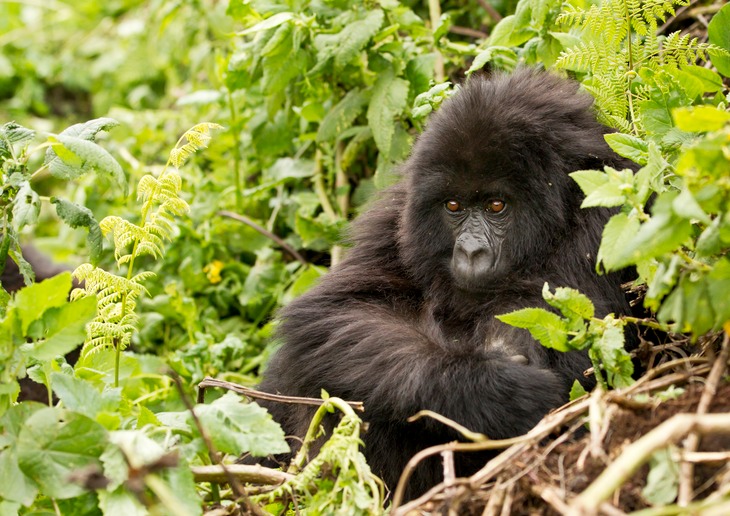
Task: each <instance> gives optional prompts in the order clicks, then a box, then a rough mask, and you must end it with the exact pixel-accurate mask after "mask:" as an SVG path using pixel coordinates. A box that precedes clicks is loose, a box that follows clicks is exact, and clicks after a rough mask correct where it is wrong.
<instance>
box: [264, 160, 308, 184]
mask: <svg viewBox="0 0 730 516" xmlns="http://www.w3.org/2000/svg"><path fill="white" fill-rule="evenodd" d="M313 175H314V161H312V160H311V159H292V158H279V159H277V160H276V163H274V165H273V166H272V167H271V168H269V169H268V170H266V172H265V173H264V175H263V178H264V180H265V181H275V182H278V181H283V180H285V179H301V178H304V177H312V176H313Z"/></svg>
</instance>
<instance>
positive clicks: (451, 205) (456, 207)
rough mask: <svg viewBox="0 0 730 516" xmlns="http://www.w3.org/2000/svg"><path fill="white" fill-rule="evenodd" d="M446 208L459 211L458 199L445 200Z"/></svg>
mask: <svg viewBox="0 0 730 516" xmlns="http://www.w3.org/2000/svg"><path fill="white" fill-rule="evenodd" d="M445 206H446V209H447V210H449V211H450V212H452V213H456V212H457V211H461V209H462V208H461V203H460V202H459V201H446V205H445Z"/></svg>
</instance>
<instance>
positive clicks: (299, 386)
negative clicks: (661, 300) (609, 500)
mask: <svg viewBox="0 0 730 516" xmlns="http://www.w3.org/2000/svg"><path fill="white" fill-rule="evenodd" d="M591 105H592V99H591V98H590V97H589V96H588V95H587V94H584V93H580V92H578V86H577V84H576V83H574V82H572V81H568V80H565V79H560V78H557V77H554V76H552V75H549V74H547V73H544V72H542V73H541V72H535V71H530V70H520V71H518V72H516V73H514V74H513V75H511V76H496V77H493V78H491V79H485V78H480V77H472V78H471V79H470V80H469V81H468V82H467V83H466V85H465V86H464V87H463V88H461V89H460V90H459V91H458V92H457V93H456V94H455V95H454V96H453V97H452V98H451V99H450V100H448V101H446V102H445V103H444V105H443V107H442V108H441V109H440V110H439V111H438V112H437V113H436V114H435V115H434V116H432V118H431V119H430V120H429V123H428V125H427V129H426V131H425V132H424V133H423V134H422V135H421V136H420V137H419V138H418V140H417V142H416V144H415V146H414V148H413V151H412V153H411V156H410V158H409V159H408V161H407V162H406V163H405V165H404V166H403V167H402V173H403V179H402V181H401V182H400V183H399V184H397V185H395V186H393V187H391V188H390V189H388V190H386V191H384V192H383V194H382V195H381V198H380V200H379V201H378V202H377V203H375V204H374V205H373V206H372V207H371V208H370V209H369V210H368V211H367V213H365V214H364V215H362V216H360V217H359V218H358V220H357V221H356V222H355V224H354V237H353V239H354V244H355V245H354V247H353V248H352V249H351V250H350V251H349V255H348V256H347V258H346V259H345V260H344V261H343V262H342V263H341V264H340V265H338V266H337V267H334V268H333V270H332V271H331V272H330V273H329V274H328V275H326V276H325V277H324V278H323V279H322V281H321V283H320V284H319V285H318V286H317V287H315V288H313V289H312V290H310V291H309V292H308V293H306V294H305V295H303V296H301V297H300V298H298V299H296V300H295V301H293V302H292V303H291V304H290V305H289V306H287V307H286V308H284V309H283V310H282V311H281V313H280V320H281V324H280V326H279V329H278V338H279V339H280V340H281V341H283V346H282V347H281V348H280V349H279V351H278V352H277V353H276V354H275V356H274V357H273V359H272V361H271V363H270V365H269V367H268V369H267V371H266V373H265V375H264V381H263V383H262V384H261V387H260V389H261V390H263V391H266V392H271V393H281V394H285V395H295V396H311V397H319V395H320V391H321V389H325V390H326V391H327V392H328V393H329V394H330V395H332V396H338V397H341V398H344V399H347V400H358V401H363V402H364V404H365V413H364V419H365V420H366V421H367V422H368V427H367V431H366V432H365V434H364V444H365V447H364V453H365V455H366V457H367V459H368V462H369V464H370V466H371V467H372V469H373V471H374V472H375V473H376V474H378V475H379V476H381V478H383V480H384V481H385V482H386V484H387V485H388V486H389V487H390V488H391V489H392V488H394V487H395V484H396V482H397V479H398V477H399V475H400V473H401V471H402V470H403V467H404V466H405V464H406V462H407V461H408V459H409V458H410V457H411V456H413V455H414V454H415V453H416V452H418V451H419V450H421V449H423V448H425V447H428V446H431V445H434V444H438V443H444V442H448V441H451V440H454V439H457V438H458V435H457V434H456V433H455V432H453V431H452V430H450V429H448V428H446V427H445V426H444V425H442V424H441V423H438V422H436V421H435V420H432V419H430V418H423V419H420V420H419V421H417V422H415V423H408V422H407V421H406V419H407V418H408V417H410V416H412V415H414V414H415V413H416V412H418V411H419V410H424V409H428V410H432V411H434V412H438V413H439V414H442V415H444V416H446V417H448V418H450V419H452V420H454V421H457V422H458V423H460V424H462V425H464V426H465V427H467V428H469V429H471V430H474V431H477V432H482V433H484V434H486V435H487V436H489V437H490V438H492V439H502V438H507V437H513V436H516V435H520V434H523V433H525V432H527V431H528V430H530V429H531V428H532V427H533V426H534V425H535V424H536V423H537V422H538V421H539V420H540V419H541V418H542V417H543V416H544V415H545V414H546V413H547V412H548V411H550V410H551V409H553V408H555V407H558V406H559V405H561V404H562V403H564V402H566V401H567V399H568V392H569V390H570V387H571V385H572V383H573V381H574V380H575V379H579V380H580V381H581V382H582V383H583V384H584V385H585V386H586V387H590V386H591V385H592V380H587V379H586V378H585V377H584V376H583V372H584V371H585V370H586V369H587V368H589V367H590V361H589V359H588V357H587V355H586V354H585V353H581V352H571V353H560V352H556V351H554V350H550V349H546V348H543V347H542V346H541V345H540V344H539V343H538V342H536V341H535V340H533V339H532V338H531V337H530V335H529V333H528V332H527V331H525V330H520V329H516V328H513V327H510V326H507V325H505V324H503V323H501V322H499V321H497V320H496V319H495V318H494V316H495V315H499V314H504V313H506V312H510V311H512V310H516V309H519V308H525V307H534V306H546V305H545V303H544V301H543V299H542V295H541V291H542V287H543V284H544V283H545V282H547V283H549V285H550V287H551V288H555V287H561V286H564V287H573V288H577V289H580V290H581V291H582V292H583V293H584V294H586V295H587V296H588V297H590V298H591V300H592V301H593V302H594V303H595V306H596V314H597V316H599V317H602V316H604V315H606V314H607V313H609V312H614V313H625V312H627V311H628V305H627V303H626V301H625V299H624V296H623V293H622V290H621V288H620V284H621V278H619V277H618V276H617V275H601V276H599V275H597V274H596V273H595V265H596V264H595V257H596V252H597V249H598V245H599V241H600V237H601V232H602V228H603V226H604V223H605V222H606V220H607V218H608V216H609V215H610V212H609V211H607V210H604V209H581V208H580V204H581V201H582V199H583V195H582V193H581V191H580V189H579V188H578V186H577V185H576V183H575V182H574V181H573V180H572V179H571V178H570V177H569V176H568V174H569V173H570V172H573V171H576V170H580V169H593V168H602V167H603V165H607V164H613V165H614V166H623V165H624V163H622V161H621V160H620V158H619V157H618V156H616V155H615V154H613V152H612V151H611V150H610V148H609V147H608V145H607V144H606V142H605V140H604V138H603V135H604V133H606V132H608V131H609V130H608V129H607V128H606V127H604V126H602V125H600V124H599V123H598V122H596V120H595V118H594V115H593V112H592V109H591ZM264 404H265V405H266V406H267V408H268V409H269V410H270V411H271V413H272V415H273V416H274V419H276V420H277V421H279V423H281V424H282V426H283V428H284V431H285V432H286V433H287V434H289V435H298V436H303V435H304V433H305V430H306V428H307V426H308V425H309V422H310V417H311V415H312V409H311V408H309V407H304V406H300V405H297V406H291V405H284V404H275V403H264ZM456 460H457V464H456V465H457V473H459V474H466V473H469V472H470V471H473V470H474V469H475V468H476V467H477V466H478V465H482V464H483V463H484V456H482V457H480V458H477V459H476V460H475V458H474V456H473V455H468V454H464V455H462V456H458V457H457V458H456ZM479 460H481V463H479V462H478V461H479ZM469 461H471V464H470V463H469ZM475 462H476V463H475ZM441 477H442V469H441V466H440V464H439V463H438V461H437V460H433V461H432V462H430V463H429V462H427V463H425V464H423V465H421V466H420V467H419V468H418V469H416V471H415V472H414V475H413V476H412V478H411V482H410V484H409V488H408V492H407V496H409V497H413V496H415V495H418V494H421V493H422V492H424V491H425V490H426V489H427V488H429V487H432V486H433V485H435V484H436V483H438V482H439V481H441Z"/></svg>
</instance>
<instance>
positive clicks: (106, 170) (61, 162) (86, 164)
mask: <svg viewBox="0 0 730 516" xmlns="http://www.w3.org/2000/svg"><path fill="white" fill-rule="evenodd" d="M48 140H49V141H50V142H52V143H54V144H55V145H53V147H52V149H53V152H54V153H55V154H56V155H57V157H56V158H53V159H50V160H48V159H47V165H48V168H49V170H50V172H51V174H52V175H53V176H55V177H58V178H61V179H76V178H77V177H79V176H81V175H83V174H86V173H88V172H91V171H92V170H93V171H96V172H99V173H102V174H108V175H109V176H111V178H112V179H113V180H114V181H115V182H116V183H117V185H119V186H120V187H122V188H123V189H124V190H125V193H126V188H127V180H126V177H125V176H124V171H123V170H122V167H121V165H120V164H119V163H118V162H117V160H116V159H114V157H113V156H112V155H111V154H109V153H108V152H107V151H106V150H105V149H104V148H102V147H100V146H99V145H97V144H96V143H94V142H92V141H89V140H84V139H82V138H77V137H74V136H66V135H63V134H59V135H57V136H49V137H48Z"/></svg>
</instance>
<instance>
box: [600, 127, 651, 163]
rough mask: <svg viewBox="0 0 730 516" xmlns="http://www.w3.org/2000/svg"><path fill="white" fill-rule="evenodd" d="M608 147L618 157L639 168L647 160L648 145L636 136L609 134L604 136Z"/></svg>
mask: <svg viewBox="0 0 730 516" xmlns="http://www.w3.org/2000/svg"><path fill="white" fill-rule="evenodd" d="M604 138H605V140H606V142H607V143H608V146H609V147H611V149H613V151H614V152H615V153H616V154H618V155H619V156H623V157H624V158H628V159H630V160H631V161H633V162H635V163H638V164H639V165H641V166H644V165H646V163H647V162H648V160H649V145H648V144H647V143H646V142H645V141H644V140H642V139H641V138H637V137H636V136H633V135H630V134H623V133H610V134H606V135H605V136H604Z"/></svg>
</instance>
